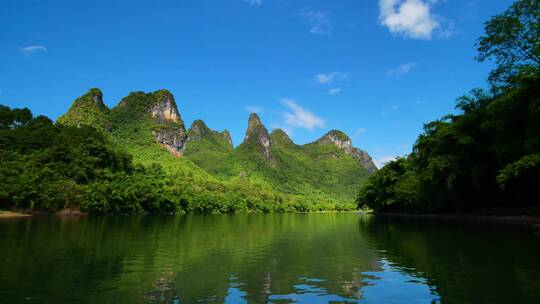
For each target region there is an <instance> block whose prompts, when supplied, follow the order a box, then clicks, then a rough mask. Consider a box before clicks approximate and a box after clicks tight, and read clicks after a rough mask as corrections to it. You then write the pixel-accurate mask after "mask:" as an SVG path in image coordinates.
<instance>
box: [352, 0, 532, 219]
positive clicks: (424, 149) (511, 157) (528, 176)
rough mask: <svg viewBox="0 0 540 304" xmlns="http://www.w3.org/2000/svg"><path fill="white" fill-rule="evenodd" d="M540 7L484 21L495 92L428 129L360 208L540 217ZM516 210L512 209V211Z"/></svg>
mask: <svg viewBox="0 0 540 304" xmlns="http://www.w3.org/2000/svg"><path fill="white" fill-rule="evenodd" d="M539 25H540V1H535V0H523V1H518V2H516V3H515V4H514V5H512V7H510V8H509V9H508V10H507V11H506V12H504V13H503V14H501V15H499V16H495V17H493V18H492V19H491V20H490V21H489V22H487V23H486V27H485V31H486V33H485V36H483V37H481V38H480V39H479V41H478V50H479V55H478V60H480V61H484V60H490V61H493V62H495V64H496V68H495V69H494V70H493V71H492V72H491V73H490V75H489V84H490V90H489V91H485V90H481V89H475V90H473V91H471V93H470V94H469V95H466V96H464V97H461V98H459V99H458V101H457V104H456V108H457V109H458V110H459V112H460V113H459V114H451V115H447V116H444V117H442V118H441V119H439V120H436V121H433V122H430V123H427V124H425V126H424V133H423V134H421V135H420V136H419V137H418V139H417V141H416V144H415V145H414V148H413V151H412V153H411V154H409V155H408V156H407V157H405V158H400V159H398V160H396V161H392V162H390V163H388V164H386V166H384V167H383V168H382V169H381V170H380V171H378V172H377V173H375V174H374V175H372V176H371V177H370V178H369V179H368V181H367V182H366V183H365V184H364V186H363V188H362V190H361V191H360V194H359V197H358V204H359V206H360V207H366V206H367V207H369V208H372V209H374V210H376V211H380V212H415V213H437V212H501V211H500V210H503V211H502V212H506V213H508V212H516V213H523V212H539V211H540V210H539V207H540V203H539V200H538V197H539V195H540V190H539V189H540V188H539V187H538V186H537V183H538V180H540V26H539ZM512 210H514V211H512Z"/></svg>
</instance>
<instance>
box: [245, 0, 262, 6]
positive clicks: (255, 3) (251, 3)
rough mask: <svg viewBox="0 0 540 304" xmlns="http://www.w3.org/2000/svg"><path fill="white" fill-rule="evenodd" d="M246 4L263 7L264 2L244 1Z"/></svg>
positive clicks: (260, 0)
mask: <svg viewBox="0 0 540 304" xmlns="http://www.w3.org/2000/svg"><path fill="white" fill-rule="evenodd" d="M244 2H246V3H248V4H249V5H262V4H263V0H244Z"/></svg>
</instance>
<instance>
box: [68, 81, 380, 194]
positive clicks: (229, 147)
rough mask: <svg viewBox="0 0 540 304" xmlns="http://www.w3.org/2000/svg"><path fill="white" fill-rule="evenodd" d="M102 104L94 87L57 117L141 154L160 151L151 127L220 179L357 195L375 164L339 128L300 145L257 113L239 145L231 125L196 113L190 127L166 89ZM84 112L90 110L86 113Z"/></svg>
mask: <svg viewBox="0 0 540 304" xmlns="http://www.w3.org/2000/svg"><path fill="white" fill-rule="evenodd" d="M81 100H83V101H84V104H85V106H86V107H87V108H90V109H91V108H92V107H93V109H92V110H85V111H82V112H81V111H75V110H72V108H75V109H77V108H78V107H77V104H78V103H81ZM91 101H93V102H91ZM102 105H103V106H104V103H103V94H102V93H101V91H100V90H98V89H92V90H90V91H89V92H88V93H86V94H84V95H83V96H81V97H79V98H78V99H76V100H75V102H74V104H73V105H72V107H71V108H70V110H68V112H67V113H66V114H65V115H63V116H62V117H61V119H59V122H61V123H67V124H71V125H75V126H80V125H81V124H89V125H92V126H94V127H96V128H98V129H101V130H103V131H104V132H105V133H108V134H110V136H111V138H113V141H116V142H118V143H119V144H120V145H122V146H125V147H127V148H129V149H130V152H132V153H134V155H135V156H136V158H137V155H147V154H155V155H158V154H159V153H158V151H157V150H155V148H152V143H151V142H150V134H151V138H152V139H153V141H154V143H155V144H157V145H159V146H161V147H162V148H164V149H165V150H167V151H168V152H169V153H171V154H172V155H174V156H176V157H180V158H185V159H187V160H188V161H190V162H193V163H194V165H195V166H198V167H199V168H201V169H202V170H204V171H206V172H208V173H209V174H211V175H212V176H215V177H217V178H218V179H221V180H224V181H226V180H231V179H233V180H234V179H236V178H238V177H242V176H247V177H248V178H250V179H251V180H252V181H253V182H261V183H269V184H270V185H272V187H278V188H280V189H282V191H287V192H291V193H299V194H302V193H315V192H317V191H322V192H323V193H326V194H327V195H331V196H335V197H347V198H352V197H353V196H354V195H356V191H357V188H358V185H360V184H361V183H362V181H363V180H365V178H367V176H368V175H369V174H371V173H372V172H374V171H376V167H375V165H374V163H373V161H372V159H371V157H370V156H369V154H368V153H367V152H365V151H363V150H361V149H359V148H356V147H354V146H353V145H352V140H351V139H350V137H349V136H348V135H347V134H345V133H344V132H342V131H339V130H331V131H329V132H327V133H326V134H325V135H323V136H322V137H320V138H319V139H317V140H315V141H314V142H311V143H308V144H303V145H298V144H296V143H294V141H292V139H291V138H290V137H289V136H288V134H287V133H286V132H284V131H283V130H281V129H275V130H273V131H272V132H271V133H269V132H268V129H267V128H266V127H265V125H264V124H263V123H262V120H261V118H260V117H259V115H257V114H256V113H252V114H250V115H249V119H248V127H247V129H246V133H245V137H244V140H243V142H242V143H241V144H240V145H238V146H237V147H234V146H233V144H232V139H231V136H230V133H229V132H228V131H227V130H224V131H222V132H219V131H215V130H212V129H210V128H209V127H208V126H207V124H206V123H205V122H204V121H203V120H200V119H197V120H194V121H193V123H192V124H191V126H190V127H189V129H186V127H185V125H184V121H183V119H182V116H181V113H180V111H179V110H178V105H177V103H176V100H175V98H174V96H173V94H172V93H170V92H169V91H168V90H158V91H154V92H150V93H145V92H132V93H130V94H128V96H126V97H124V98H122V100H121V101H120V102H119V103H118V104H117V105H116V106H115V107H113V108H112V109H108V108H106V106H105V108H103V106H102ZM84 115H89V116H90V117H83V118H84V119H82V118H81V116H84ZM103 121H105V122H107V123H106V124H104V123H103ZM144 138H146V139H144ZM141 153H143V154H141ZM156 153H158V154H156ZM148 161H151V160H148ZM171 161H172V160H171ZM314 191H315V192H314Z"/></svg>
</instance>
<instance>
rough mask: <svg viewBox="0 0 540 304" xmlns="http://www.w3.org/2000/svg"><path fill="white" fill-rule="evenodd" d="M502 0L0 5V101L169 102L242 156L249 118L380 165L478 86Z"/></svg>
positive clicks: (132, 0)
mask: <svg viewBox="0 0 540 304" xmlns="http://www.w3.org/2000/svg"><path fill="white" fill-rule="evenodd" d="M511 3H512V1H510V0H497V1H493V0H463V1H458V0H332V1H330V0H325V1H322V0H319V1H317V0H311V1H309V0H304V1H302V0H298V1H295V0H183V1H178V0H156V1H146V0H145V1H143V0H129V1H128V0H106V1H105V0H99V1H98V0H94V1H90V0H86V1H83V0H64V1H60V0H50V1H41V0H2V1H1V2H0V29H1V30H0V103H1V104H5V105H8V106H10V107H29V108H30V109H31V110H32V111H33V112H34V113H35V114H44V115H47V116H49V117H51V118H53V119H56V118H57V117H58V116H60V115H61V114H63V113H64V112H65V111H66V110H67V109H68V107H69V106H70V105H71V103H72V101H73V100H74V99H75V98H77V97H78V96H80V95H82V94H83V93H85V92H86V91H87V90H88V89H89V88H92V87H99V88H101V89H102V90H103V92H104V99H105V102H106V104H107V105H109V106H111V107H112V106H114V105H116V104H117V103H118V102H119V101H120V99H121V98H122V97H123V96H126V95H127V94H128V93H129V92H132V91H154V90H157V89H161V88H166V89H168V90H170V91H171V92H172V93H173V94H174V95H175V98H176V100H177V103H178V105H179V109H180V112H181V115H182V117H183V118H184V120H185V121H186V123H187V124H188V125H189V124H191V122H192V121H193V120H195V119H198V118H202V119H204V120H205V121H206V122H207V124H208V125H209V126H210V127H211V128H212V129H216V130H222V129H225V128H226V129H229V130H230V131H231V133H232V135H233V140H234V143H235V144H239V143H240V142H241V141H242V139H243V136H244V132H245V129H246V127H247V118H248V115H249V112H250V111H256V112H259V114H260V116H261V118H262V120H263V122H264V123H265V125H266V126H267V127H268V128H269V129H273V128H277V127H280V128H283V129H285V130H286V131H287V132H289V133H290V135H291V137H292V138H293V139H294V141H295V142H297V143H307V142H310V141H313V140H315V139H317V138H318V137H320V136H322V135H323V134H324V133H325V132H327V131H328V130H331V129H340V130H343V131H345V132H346V133H348V134H349V135H350V136H351V137H352V138H353V143H354V144H355V146H358V147H360V148H362V149H365V150H367V151H368V152H369V153H370V154H371V155H372V156H373V157H374V158H375V159H376V160H377V161H378V162H379V163H380V162H383V161H385V160H388V159H390V158H392V157H395V156H398V155H405V154H407V153H409V152H410V150H411V146H412V145H413V144H414V141H415V139H416V137H417V136H418V134H419V133H420V132H421V130H422V126H423V123H425V122H428V121H431V120H434V119H437V118H439V117H441V116H443V115H445V114H448V113H451V112H453V111H454V102H455V99H456V98H457V97H458V96H460V95H462V94H464V93H467V92H468V91H469V90H470V89H472V88H475V87H485V86H486V76H487V73H488V71H489V70H490V69H491V67H492V66H491V64H490V63H477V62H475V61H474V56H475V54H476V49H475V47H474V43H475V41H476V39H477V38H478V37H479V36H480V35H481V34H482V33H483V23H484V22H485V21H486V20H488V19H489V18H490V17H491V16H493V15H495V14H499V13H501V12H502V11H504V10H505V9H506V8H507V7H508V6H509V5H511Z"/></svg>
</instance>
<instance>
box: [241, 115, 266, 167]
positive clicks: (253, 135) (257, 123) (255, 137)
mask: <svg viewBox="0 0 540 304" xmlns="http://www.w3.org/2000/svg"><path fill="white" fill-rule="evenodd" d="M243 145H256V146H258V147H259V149H260V151H261V153H262V154H263V156H264V157H265V158H266V160H268V161H272V160H273V156H272V141H271V139H270V135H269V134H268V130H267V129H266V128H265V126H264V125H263V124H262V123H261V119H260V118H259V115H257V114H255V113H253V114H251V115H250V116H249V121H248V129H247V131H246V137H245V138H244V142H243Z"/></svg>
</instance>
